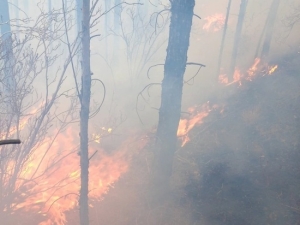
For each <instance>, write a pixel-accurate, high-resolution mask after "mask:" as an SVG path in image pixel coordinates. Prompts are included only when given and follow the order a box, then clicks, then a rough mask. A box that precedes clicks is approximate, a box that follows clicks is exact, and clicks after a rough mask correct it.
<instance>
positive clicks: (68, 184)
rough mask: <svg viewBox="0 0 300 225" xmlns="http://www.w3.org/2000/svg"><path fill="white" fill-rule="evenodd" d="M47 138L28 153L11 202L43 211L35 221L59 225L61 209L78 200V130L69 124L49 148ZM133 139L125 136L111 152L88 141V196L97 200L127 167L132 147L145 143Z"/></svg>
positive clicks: (72, 205) (46, 224) (71, 205)
mask: <svg viewBox="0 0 300 225" xmlns="http://www.w3.org/2000/svg"><path fill="white" fill-rule="evenodd" d="M50 142H51V139H50V138H49V139H48V140H47V141H46V142H44V143H43V144H42V145H41V146H40V147H39V148H38V149H37V150H36V151H35V152H34V153H33V154H32V155H31V157H30V159H29V160H28V161H27V163H26V165H25V167H24V169H23V170H22V172H21V174H20V176H19V179H18V183H17V185H16V191H17V192H18V193H19V195H20V197H19V198H18V199H16V201H15V202H14V204H13V209H14V210H18V209H19V210H25V211H35V212H37V213H39V214H42V215H44V216H45V221H43V222H41V223H40V224H39V225H53V224H56V225H63V224H65V223H66V216H65V213H66V212H67V211H69V210H71V209H74V208H76V207H77V204H78V203H77V202H78V193H79V187H80V167H79V159H80V157H79V156H78V153H77V149H78V134H74V129H71V128H69V129H67V130H66V131H65V132H64V133H63V134H59V135H58V137H57V138H56V140H55V141H54V143H53V144H52V146H51V148H49V143H50ZM133 142H134V140H132V139H130V140H128V141H127V142H125V143H123V144H122V148H121V149H120V150H118V151H116V152H114V153H111V154H109V153H107V152H105V151H104V150H103V149H101V148H100V147H99V145H98V144H96V143H95V142H94V143H90V147H89V148H90V168H89V189H90V191H89V198H90V200H100V198H101V197H102V196H103V195H104V194H106V193H107V192H108V190H109V189H110V188H111V187H112V185H113V183H115V182H116V181H117V180H118V179H119V177H120V176H121V175H122V174H123V173H125V172H126V171H127V169H128V166H129V161H130V158H131V157H132V154H134V151H132V148H133V149H137V148H142V147H144V146H145V144H146V142H145V141H143V142H142V143H138V144H139V146H132V143H133ZM129 144H130V146H129ZM95 152H97V154H94V153H95ZM45 156H46V157H45ZM11 166H14V163H13V162H11ZM90 202H91V201H90ZM90 207H92V205H90Z"/></svg>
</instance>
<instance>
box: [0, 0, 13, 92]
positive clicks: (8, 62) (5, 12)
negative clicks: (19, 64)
mask: <svg viewBox="0 0 300 225" xmlns="http://www.w3.org/2000/svg"><path fill="white" fill-rule="evenodd" d="M0 24H1V25H0V27H1V36H0V37H1V42H2V49H1V53H0V54H1V55H2V57H4V63H5V66H4V67H5V70H4V81H3V85H4V88H3V90H4V92H5V93H6V94H8V96H11V94H12V93H11V92H13V88H14V87H13V84H14V82H13V78H12V77H13V69H12V67H13V64H14V62H13V47H12V35H11V27H10V16H9V7H8V1H7V0H0Z"/></svg>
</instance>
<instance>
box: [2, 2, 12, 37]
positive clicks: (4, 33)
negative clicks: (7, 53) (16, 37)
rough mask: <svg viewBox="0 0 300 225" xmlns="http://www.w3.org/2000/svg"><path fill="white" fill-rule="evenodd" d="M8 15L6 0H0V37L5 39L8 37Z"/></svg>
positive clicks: (9, 30) (9, 29)
mask: <svg viewBox="0 0 300 225" xmlns="http://www.w3.org/2000/svg"><path fill="white" fill-rule="evenodd" d="M9 22H10V17H9V7H8V1H7V0H0V24H1V25H0V27H1V38H2V40H3V39H6V38H7V37H10V35H11V34H10V32H11V28H10V23H9Z"/></svg>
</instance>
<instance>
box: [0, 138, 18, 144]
mask: <svg viewBox="0 0 300 225" xmlns="http://www.w3.org/2000/svg"><path fill="white" fill-rule="evenodd" d="M12 144H21V140H19V139H9V140H2V141H0V145H12Z"/></svg>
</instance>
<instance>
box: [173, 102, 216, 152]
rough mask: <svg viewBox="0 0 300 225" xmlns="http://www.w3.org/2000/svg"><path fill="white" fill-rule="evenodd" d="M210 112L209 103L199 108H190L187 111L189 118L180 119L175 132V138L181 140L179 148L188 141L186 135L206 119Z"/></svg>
mask: <svg viewBox="0 0 300 225" xmlns="http://www.w3.org/2000/svg"><path fill="white" fill-rule="evenodd" d="M211 110H212V107H211V106H210V105H209V102H207V103H206V104H204V105H203V106H201V107H191V108H189V109H188V112H189V116H188V118H186V119H181V120H180V121H179V126H178V130H177V136H178V137H179V138H180V139H181V142H182V143H181V147H183V146H184V145H185V144H186V143H187V142H189V141H190V138H189V136H188V133H189V131H190V130H191V129H193V128H194V127H195V126H196V125H199V124H202V123H203V119H204V118H205V117H207V116H208V115H209V113H210V111H211Z"/></svg>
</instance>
